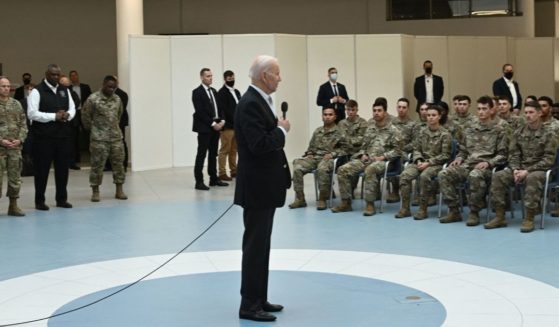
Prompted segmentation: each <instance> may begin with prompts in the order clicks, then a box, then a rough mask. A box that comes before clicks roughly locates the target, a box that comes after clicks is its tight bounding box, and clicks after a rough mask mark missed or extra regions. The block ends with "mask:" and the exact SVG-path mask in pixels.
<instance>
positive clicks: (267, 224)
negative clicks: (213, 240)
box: [241, 208, 276, 310]
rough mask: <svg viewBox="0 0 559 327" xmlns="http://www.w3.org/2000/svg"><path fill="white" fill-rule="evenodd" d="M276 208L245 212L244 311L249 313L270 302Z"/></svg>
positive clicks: (247, 210) (242, 294)
mask: <svg viewBox="0 0 559 327" xmlns="http://www.w3.org/2000/svg"><path fill="white" fill-rule="evenodd" d="M275 212H276V208H269V209H244V211H243V220H244V225H245V233H244V234H243V263H242V274H241V275H242V277H241V278H242V280H241V296H242V301H241V309H244V310H249V309H251V308H254V306H258V305H261V304H262V303H263V302H265V301H267V300H268V267H269V265H270V244H271V240H272V226H273V224H274V213H275Z"/></svg>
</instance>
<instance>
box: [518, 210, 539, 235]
mask: <svg viewBox="0 0 559 327" xmlns="http://www.w3.org/2000/svg"><path fill="white" fill-rule="evenodd" d="M535 215H536V210H534V209H526V215H525V216H524V220H523V221H522V226H520V232H522V233H530V232H531V231H533V230H534V216H535Z"/></svg>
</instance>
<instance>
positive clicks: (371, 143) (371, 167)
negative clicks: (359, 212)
mask: <svg viewBox="0 0 559 327" xmlns="http://www.w3.org/2000/svg"><path fill="white" fill-rule="evenodd" d="M365 154H366V155H368V156H369V157H377V156H384V157H386V160H389V161H390V160H392V159H395V158H397V157H400V156H401V155H402V136H401V134H400V131H399V130H398V129H397V128H396V127H394V125H392V124H391V123H390V122H389V121H388V118H387V119H386V121H385V124H384V125H383V126H380V125H378V124H377V123H376V122H375V123H373V124H372V125H370V126H369V127H368V128H367V131H366V132H365V138H364V141H363V146H362V147H361V150H360V151H359V152H357V153H356V154H354V155H353V157H352V159H353V160H351V161H350V162H348V163H347V164H345V165H343V166H341V167H340V168H339V169H338V183H339V187H340V195H341V198H342V199H351V190H352V187H351V180H352V178H353V177H354V176H357V175H359V174H360V173H361V172H363V171H364V172H365V181H364V184H365V186H364V188H365V190H364V192H365V194H364V198H365V200H366V201H367V202H373V201H374V200H375V199H376V198H377V195H378V194H377V192H378V177H377V175H378V174H381V173H383V172H384V166H385V163H386V161H370V160H368V161H365V162H363V161H361V156H363V155H365Z"/></svg>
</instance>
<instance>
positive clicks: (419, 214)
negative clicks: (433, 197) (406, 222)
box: [413, 195, 429, 220]
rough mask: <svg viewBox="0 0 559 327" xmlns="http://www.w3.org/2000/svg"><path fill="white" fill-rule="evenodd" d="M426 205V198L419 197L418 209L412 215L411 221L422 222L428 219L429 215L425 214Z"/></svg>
mask: <svg viewBox="0 0 559 327" xmlns="http://www.w3.org/2000/svg"><path fill="white" fill-rule="evenodd" d="M428 204H429V201H428V198H427V197H426V196H425V195H424V196H421V199H420V200H419V209H417V211H416V212H415V214H414V215H413V219H415V220H423V219H425V218H428V217H429V215H428V214H427V209H428Z"/></svg>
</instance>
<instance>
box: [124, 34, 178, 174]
mask: <svg viewBox="0 0 559 327" xmlns="http://www.w3.org/2000/svg"><path fill="white" fill-rule="evenodd" d="M129 40H130V94H131V95H133V96H131V97H130V107H131V108H134V109H133V110H132V111H131V112H130V133H131V141H132V144H133V147H132V152H131V153H132V170H133V171H140V170H149V169H158V168H168V167H172V164H173V147H172V141H173V138H172V123H171V84H172V83H171V66H170V60H169V59H170V51H169V44H170V38H169V37H167V36H134V37H131V38H130V39H129Z"/></svg>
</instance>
